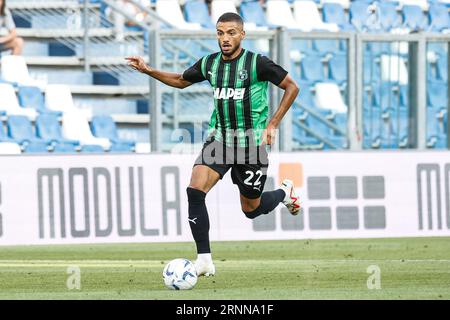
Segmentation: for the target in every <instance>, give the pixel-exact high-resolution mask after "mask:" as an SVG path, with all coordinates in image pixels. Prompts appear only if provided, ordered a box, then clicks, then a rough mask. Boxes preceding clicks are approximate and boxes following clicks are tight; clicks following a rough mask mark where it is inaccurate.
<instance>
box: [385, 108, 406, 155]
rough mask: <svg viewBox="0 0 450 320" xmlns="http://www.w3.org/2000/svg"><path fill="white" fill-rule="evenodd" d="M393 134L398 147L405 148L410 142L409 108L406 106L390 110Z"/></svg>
mask: <svg viewBox="0 0 450 320" xmlns="http://www.w3.org/2000/svg"><path fill="white" fill-rule="evenodd" d="M389 124H390V128H391V133H392V134H391V136H392V138H393V140H394V145H395V146H396V147H400V148H404V147H406V146H407V144H408V135H409V133H408V128H409V110H408V109H407V108H404V107H400V108H398V109H393V110H391V111H390V112H389Z"/></svg>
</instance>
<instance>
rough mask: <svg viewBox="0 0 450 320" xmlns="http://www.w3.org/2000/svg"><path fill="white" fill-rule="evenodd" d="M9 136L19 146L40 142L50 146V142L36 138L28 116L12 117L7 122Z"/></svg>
mask: <svg viewBox="0 0 450 320" xmlns="http://www.w3.org/2000/svg"><path fill="white" fill-rule="evenodd" d="M6 123H7V128H8V136H9V137H10V138H11V139H13V140H14V141H15V142H17V143H19V144H29V143H31V142H40V143H44V144H49V143H50V141H48V140H46V139H41V138H38V137H36V136H35V134H34V132H33V126H32V124H31V121H30V120H29V119H28V118H27V117H26V116H15V115H13V116H10V117H9V118H8V120H7V122H6Z"/></svg>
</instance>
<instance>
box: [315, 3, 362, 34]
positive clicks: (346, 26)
mask: <svg viewBox="0 0 450 320" xmlns="http://www.w3.org/2000/svg"><path fill="white" fill-rule="evenodd" d="M322 14H323V20H324V22H327V23H335V24H337V25H338V26H339V29H340V30H342V31H356V28H355V26H354V25H352V24H351V23H349V22H348V21H347V19H346V18H345V12H344V8H343V7H342V6H341V5H340V4H339V3H324V4H323V5H322Z"/></svg>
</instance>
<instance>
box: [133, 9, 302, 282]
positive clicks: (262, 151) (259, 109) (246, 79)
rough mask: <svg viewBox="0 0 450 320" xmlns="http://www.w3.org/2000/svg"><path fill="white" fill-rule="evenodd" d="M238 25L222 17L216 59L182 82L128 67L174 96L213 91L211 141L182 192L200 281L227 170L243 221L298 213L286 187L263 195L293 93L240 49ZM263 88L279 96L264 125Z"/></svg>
mask: <svg viewBox="0 0 450 320" xmlns="http://www.w3.org/2000/svg"><path fill="white" fill-rule="evenodd" d="M243 25H244V24H243V20H242V18H241V17H240V16H239V15H238V14H235V13H225V14H223V15H222V16H221V17H220V18H219V19H218V21H217V24H216V29H217V40H218V43H219V47H220V52H217V53H213V54H210V55H207V56H204V57H202V58H201V59H200V60H198V61H197V62H196V63H195V64H194V65H193V66H191V67H190V68H189V69H187V70H185V71H184V73H183V74H178V73H168V72H164V71H160V70H155V69H153V68H151V67H149V66H148V65H146V64H145V62H144V60H143V59H142V58H140V57H128V58H126V59H127V60H128V65H129V66H131V67H132V68H134V69H135V70H138V71H140V72H142V73H145V74H147V75H149V76H150V77H153V78H155V79H157V80H159V81H161V82H163V83H165V84H166V85H169V86H171V87H175V88H180V89H183V88H186V87H188V86H190V85H192V84H193V83H197V82H201V81H205V80H207V81H208V82H209V83H210V84H211V86H212V87H213V89H214V106H215V108H214V111H213V113H212V116H211V121H210V125H209V127H210V130H211V132H210V135H209V136H208V138H207V140H206V142H205V143H204V145H203V149H202V151H201V153H200V155H199V157H198V158H197V160H196V161H195V164H194V166H193V169H192V175H191V181H190V184H189V186H188V187H187V189H186V192H187V197H188V202H189V207H188V213H189V225H190V227H191V231H192V235H193V237H194V240H195V243H196V246H197V254H198V255H197V260H196V261H195V267H196V269H197V273H198V275H205V276H209V275H214V274H215V266H214V264H213V261H212V257H211V248H210V242H209V218H208V211H207V209H206V205H205V197H206V194H207V193H208V192H209V190H211V188H212V187H213V186H214V185H215V184H216V183H217V182H218V181H219V180H220V179H222V178H223V176H224V175H225V173H226V172H227V171H228V170H229V169H231V178H232V181H233V183H234V184H236V185H237V186H238V188H239V191H240V203H241V208H242V211H243V212H244V214H245V216H246V217H247V218H249V219H255V218H256V217H258V216H260V215H262V214H268V213H270V212H271V211H272V210H273V209H275V207H276V206H277V205H278V204H279V203H280V202H282V203H283V204H284V205H286V207H287V208H288V210H289V211H290V213H291V214H292V215H297V214H298V213H299V212H302V208H301V206H300V200H299V197H298V196H297V195H296V194H295V192H294V185H293V183H292V181H291V180H288V179H286V180H284V181H283V182H282V184H281V186H280V188H279V189H277V190H274V191H267V192H263V189H264V184H265V181H266V177H267V167H268V154H267V151H266V148H265V147H266V145H271V144H272V143H273V142H274V139H275V136H276V130H277V128H278V126H279V124H280V121H281V119H282V118H283V116H284V115H285V113H286V112H287V111H288V109H289V108H290V107H291V105H292V103H293V102H294V100H295V98H296V96H297V94H298V92H299V89H298V87H297V85H296V83H295V82H294V80H293V79H292V78H291V77H290V76H289V75H288V72H287V71H286V70H284V69H283V68H282V67H281V66H279V65H277V64H275V63H274V62H273V61H271V60H270V59H268V58H267V57H265V56H262V55H260V54H257V53H254V52H251V51H248V50H246V49H244V48H242V47H241V41H242V40H243V39H244V37H245V31H244V29H243ZM268 82H271V83H273V84H274V85H276V86H278V87H279V88H281V89H283V90H284V94H283V97H282V99H281V101H280V103H279V106H278V109H277V110H276V112H275V113H274V115H273V116H272V117H271V119H270V121H269V122H268V123H267V119H268V108H269V105H268V98H267V86H268Z"/></svg>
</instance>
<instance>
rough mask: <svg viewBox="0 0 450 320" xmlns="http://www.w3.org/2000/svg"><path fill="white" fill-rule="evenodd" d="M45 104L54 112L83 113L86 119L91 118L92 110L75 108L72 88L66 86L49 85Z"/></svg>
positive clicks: (46, 89)
mask: <svg viewBox="0 0 450 320" xmlns="http://www.w3.org/2000/svg"><path fill="white" fill-rule="evenodd" d="M45 104H46V106H47V107H48V108H49V109H50V110H53V111H59V112H63V113H65V112H81V113H83V114H84V115H85V116H86V117H88V118H89V117H90V116H91V114H92V113H91V112H90V110H84V109H78V108H77V107H75V105H74V103H73V98H72V92H71V91H70V87H69V86H67V85H64V84H49V85H47V87H46V88H45Z"/></svg>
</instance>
